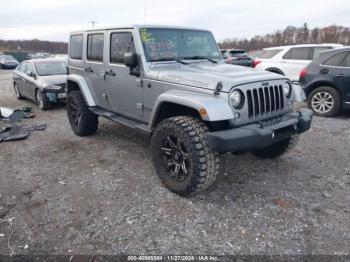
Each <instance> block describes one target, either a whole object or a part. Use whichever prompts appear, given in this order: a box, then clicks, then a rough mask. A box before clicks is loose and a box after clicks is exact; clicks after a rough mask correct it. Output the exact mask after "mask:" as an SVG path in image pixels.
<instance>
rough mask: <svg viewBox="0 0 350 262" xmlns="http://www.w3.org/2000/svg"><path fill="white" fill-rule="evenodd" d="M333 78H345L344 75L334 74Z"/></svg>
mask: <svg viewBox="0 0 350 262" xmlns="http://www.w3.org/2000/svg"><path fill="white" fill-rule="evenodd" d="M335 77H339V78H343V77H345V75H344V74H336V75H335Z"/></svg>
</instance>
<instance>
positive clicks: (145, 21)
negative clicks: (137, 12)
mask: <svg viewBox="0 0 350 262" xmlns="http://www.w3.org/2000/svg"><path fill="white" fill-rule="evenodd" d="M146 4H147V3H146V0H144V2H143V16H144V23H145V24H146V23H147V12H146Z"/></svg>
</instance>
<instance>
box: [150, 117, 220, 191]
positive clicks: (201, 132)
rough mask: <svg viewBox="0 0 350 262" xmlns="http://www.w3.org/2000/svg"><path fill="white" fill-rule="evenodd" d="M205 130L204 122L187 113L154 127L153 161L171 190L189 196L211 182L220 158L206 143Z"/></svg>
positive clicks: (216, 171)
mask: <svg viewBox="0 0 350 262" xmlns="http://www.w3.org/2000/svg"><path fill="white" fill-rule="evenodd" d="M207 131H208V129H207V127H206V126H205V124H204V123H202V122H201V121H199V120H197V119H194V118H193V117H187V116H179V117H174V118H169V119H166V120H164V121H162V122H161V123H160V124H159V125H158V126H157V127H156V129H155V130H154V132H153V135H152V143H151V144H152V156H153V163H154V166H155V169H156V172H157V174H158V175H159V177H160V179H161V180H162V182H163V183H164V184H165V186H166V187H168V188H169V189H170V190H171V191H172V192H175V193H177V194H179V195H182V196H190V195H194V194H196V193H198V192H200V191H203V190H205V189H207V188H208V187H209V186H210V185H212V184H213V183H214V181H215V179H216V177H217V174H218V170H219V158H218V153H217V152H214V151H212V150H211V148H209V146H208V145H207V138H206V134H207Z"/></svg>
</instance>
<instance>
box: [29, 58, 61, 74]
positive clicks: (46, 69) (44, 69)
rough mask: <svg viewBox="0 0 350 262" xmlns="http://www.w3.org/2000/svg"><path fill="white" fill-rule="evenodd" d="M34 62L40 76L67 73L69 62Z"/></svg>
mask: <svg viewBox="0 0 350 262" xmlns="http://www.w3.org/2000/svg"><path fill="white" fill-rule="evenodd" d="M34 64H35V68H36V71H37V73H38V75H39V76H49V75H66V74H67V62H64V61H42V62H35V63H34Z"/></svg>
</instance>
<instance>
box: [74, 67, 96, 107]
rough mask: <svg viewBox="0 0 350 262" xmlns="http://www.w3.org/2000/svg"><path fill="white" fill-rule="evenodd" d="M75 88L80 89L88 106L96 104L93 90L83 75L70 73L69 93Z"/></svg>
mask: <svg viewBox="0 0 350 262" xmlns="http://www.w3.org/2000/svg"><path fill="white" fill-rule="evenodd" d="M73 90H80V92H81V93H82V94H83V97H84V100H85V102H86V104H87V105H88V106H96V103H95V100H94V97H93V95H92V92H91V90H90V88H89V87H88V85H87V83H86V81H85V79H84V78H83V77H82V76H80V75H75V74H72V75H68V77H67V94H68V93H69V92H71V91H73Z"/></svg>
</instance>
